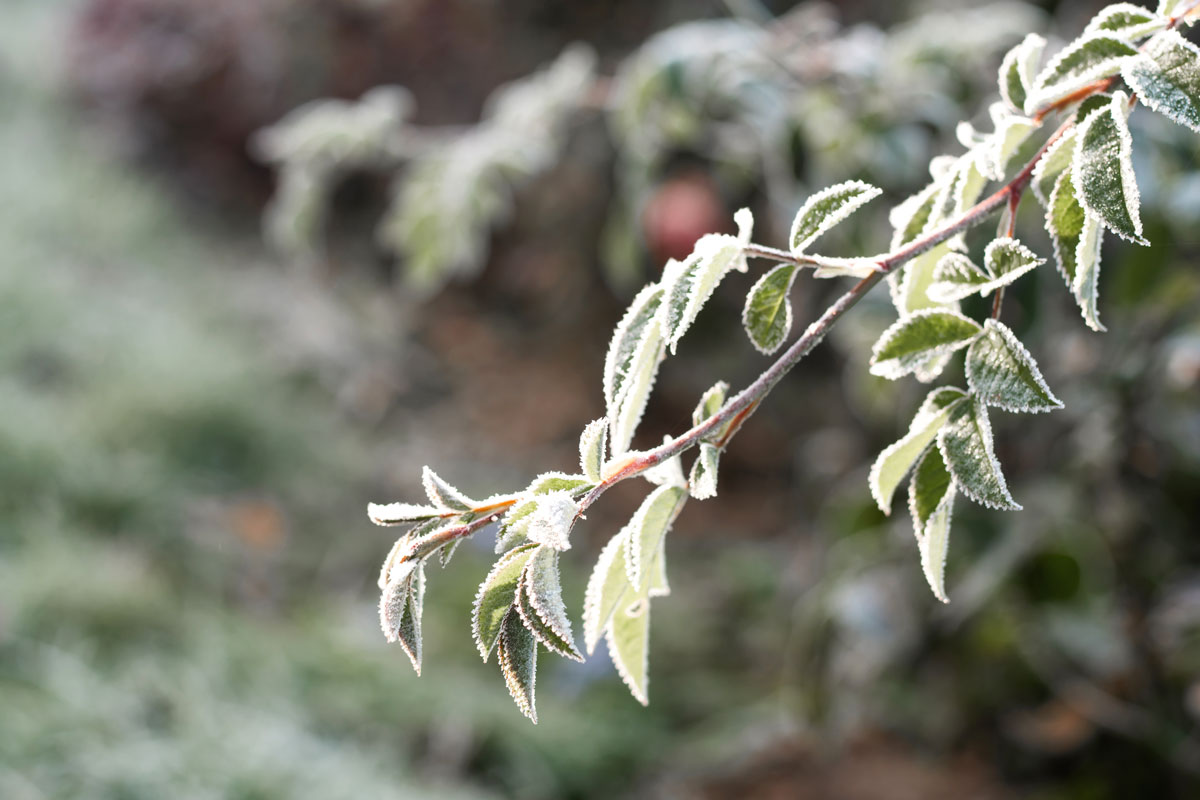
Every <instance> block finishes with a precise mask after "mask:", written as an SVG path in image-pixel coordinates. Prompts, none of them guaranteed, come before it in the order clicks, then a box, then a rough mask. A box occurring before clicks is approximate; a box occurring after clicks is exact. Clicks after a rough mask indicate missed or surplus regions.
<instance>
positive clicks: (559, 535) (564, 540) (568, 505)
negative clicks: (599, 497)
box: [525, 490, 579, 550]
mask: <svg viewBox="0 0 1200 800" xmlns="http://www.w3.org/2000/svg"><path fill="white" fill-rule="evenodd" d="M533 500H534V509H533V512H532V513H531V514H530V515H529V518H528V522H527V524H526V526H525V535H526V536H528V537H529V541H531V542H536V543H538V544H543V545H546V546H547V547H552V548H554V549H555V550H570V549H571V540H570V536H571V528H572V527H574V525H575V518H576V516H577V515H578V514H579V504H578V503H577V502H575V498H574V497H572V496H571V493H570V492H569V491H562V490H560V491H553V492H549V493H547V494H541V495H537V496H535V497H534V499H533Z"/></svg>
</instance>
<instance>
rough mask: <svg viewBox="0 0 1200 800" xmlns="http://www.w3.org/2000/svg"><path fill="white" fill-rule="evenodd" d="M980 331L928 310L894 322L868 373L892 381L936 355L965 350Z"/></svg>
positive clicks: (952, 314) (877, 345)
mask: <svg viewBox="0 0 1200 800" xmlns="http://www.w3.org/2000/svg"><path fill="white" fill-rule="evenodd" d="M981 330H983V328H981V327H980V325H979V323H978V322H976V321H975V320H973V319H970V318H969V317H964V316H963V315H962V314H959V313H957V312H955V311H942V310H937V309H929V310H925V311H917V312H916V313H913V314H910V315H908V316H907V317H902V318H901V319H899V320H897V321H896V322H895V323H894V324H893V325H892V326H891V327H890V328H888V329H887V330H886V331H884V332H883V335H882V336H880V337H879V341H877V342H876V343H875V347H874V350H873V352H872V355H871V374H872V375H879V376H881V377H884V378H890V379H893V380H895V379H896V378H899V377H902V376H904V375H907V374H909V373H910V372H913V371H914V370H916V369H917V367H919V366H921V365H922V364H924V363H926V362H928V361H930V360H932V359H934V358H937V357H939V356H943V355H946V354H948V353H952V352H954V351H955V350H958V349H961V348H963V347H966V346H967V345H969V344H970V343H971V341H972V340H973V339H974V338H975V337H976V336H977V335H979V332H980V331H981Z"/></svg>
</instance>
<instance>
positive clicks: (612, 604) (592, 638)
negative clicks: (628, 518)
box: [583, 526, 630, 655]
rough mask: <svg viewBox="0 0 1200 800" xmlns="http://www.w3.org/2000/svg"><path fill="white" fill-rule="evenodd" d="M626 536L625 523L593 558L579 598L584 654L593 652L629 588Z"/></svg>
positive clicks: (627, 534)
mask: <svg viewBox="0 0 1200 800" xmlns="http://www.w3.org/2000/svg"><path fill="white" fill-rule="evenodd" d="M628 539H629V528H628V526H627V527H625V528H622V529H621V530H620V531H619V532H618V533H617V534H616V535H614V536H613V537H612V538H611V539H609V540H608V544H606V545H605V546H604V549H603V550H601V551H600V557H599V558H598V559H596V565H595V566H594V567H593V568H592V575H591V577H590V578H589V579H588V585H587V591H586V593H585V594H584V599H583V642H584V646H585V647H586V648H587V651H588V655H591V654H592V653H593V652H595V650H596V643H597V642H599V641H600V637H601V636H602V635H603V634H604V629H605V628H606V627H607V626H608V621H609V620H610V619H611V618H612V615H613V612H614V611H616V609H617V604H618V603H619V602H620V601H621V599H622V598H623V597H624V596H625V593H626V591H627V590H629V588H630V586H629V576H628V575H626V574H625V544H626V542H627V541H628Z"/></svg>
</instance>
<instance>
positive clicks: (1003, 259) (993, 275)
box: [928, 236, 1045, 302]
mask: <svg viewBox="0 0 1200 800" xmlns="http://www.w3.org/2000/svg"><path fill="white" fill-rule="evenodd" d="M1044 262H1045V259H1043V258H1038V257H1037V256H1035V255H1034V254H1033V253H1032V252H1031V251H1030V250H1029V248H1027V247H1025V246H1024V245H1022V244H1021V243H1020V242H1018V241H1017V240H1015V239H1012V238H1009V237H1007V236H1002V237H1000V238H998V239H995V240H993V241H992V242H991V243H990V244H989V245H988V246H987V250H985V251H984V267H985V269H984V270H981V269H980V268H979V267H976V266H975V265H974V264H973V263H972V262H971V261H970V259H968V258H967V257H966V256H963V255H961V254H959V253H951V254H949V255H947V256H945V257H943V258H942V260H941V261H939V262H938V266H937V267H936V268H935V269H934V275H933V277H934V282H933V284H932V285H930V287H929V290H928V294H929V297H930V299H933V300H938V301H941V302H949V301H954V300H961V299H963V298H964V297H967V296H968V295H971V294H973V293H976V292H978V293H979V295H980V296H981V297H983V296H986V295H988V294H990V293H991V292H994V291H995V290H996V289H999V288H1000V287H1002V286H1007V285H1009V284H1010V283H1012V282H1013V281H1015V280H1016V279H1017V278H1019V277H1021V276H1022V275H1024V274H1025V273H1026V272H1029V271H1030V270H1031V269H1034V268H1035V267H1037V266H1038V265H1040V264H1042V263H1044Z"/></svg>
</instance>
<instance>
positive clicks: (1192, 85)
mask: <svg viewBox="0 0 1200 800" xmlns="http://www.w3.org/2000/svg"><path fill="white" fill-rule="evenodd" d="M1144 53H1145V55H1146V58H1140V59H1137V60H1136V61H1131V62H1130V63H1129V64H1128V65H1126V67H1125V70H1124V71H1123V72H1122V75H1123V76H1124V78H1125V82H1126V83H1128V84H1129V87H1130V88H1131V89H1133V91H1135V92H1137V95H1138V99H1139V100H1141V101H1142V102H1143V103H1145V104H1146V105H1147V106H1149V107H1150V108H1151V109H1153V110H1154V111H1157V112H1158V113H1159V114H1162V115H1163V116H1165V117H1167V118H1168V119H1170V120H1173V121H1175V122H1178V123H1179V124H1180V125H1186V126H1187V127H1189V128H1191V129H1192V130H1193V131H1196V132H1197V133H1200V47H1197V46H1196V45H1194V44H1192V43H1191V42H1189V41H1188V40H1187V39H1184V38H1183V37H1182V36H1180V35H1179V33H1178V32H1177V31H1166V32H1164V33H1161V34H1159V35H1158V36H1155V37H1154V38H1153V39H1151V40H1150V41H1149V42H1147V43H1146V47H1145V50H1144Z"/></svg>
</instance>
